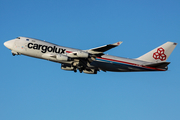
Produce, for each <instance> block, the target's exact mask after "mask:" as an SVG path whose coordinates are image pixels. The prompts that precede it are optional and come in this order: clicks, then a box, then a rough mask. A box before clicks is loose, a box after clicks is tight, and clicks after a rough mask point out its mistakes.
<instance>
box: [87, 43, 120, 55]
mask: <svg viewBox="0 0 180 120" xmlns="http://www.w3.org/2000/svg"><path fill="white" fill-rule="evenodd" d="M121 43H122V41H119V42H116V43H114V44H108V45H104V46H100V47H97V48H92V49H89V50H86V51H87V52H88V53H91V54H102V53H103V52H106V51H108V50H110V49H112V48H114V47H117V46H119V45H120V44H121Z"/></svg>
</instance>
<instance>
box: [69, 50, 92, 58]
mask: <svg viewBox="0 0 180 120" xmlns="http://www.w3.org/2000/svg"><path fill="white" fill-rule="evenodd" d="M68 56H69V57H72V58H88V57H89V53H87V52H84V51H77V52H72V53H69V54H68Z"/></svg>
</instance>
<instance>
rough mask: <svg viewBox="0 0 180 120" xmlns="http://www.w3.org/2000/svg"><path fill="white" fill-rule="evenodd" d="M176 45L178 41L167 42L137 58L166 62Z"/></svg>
mask: <svg viewBox="0 0 180 120" xmlns="http://www.w3.org/2000/svg"><path fill="white" fill-rule="evenodd" d="M176 45H177V43H174V42H166V43H164V44H163V45H161V46H159V47H157V48H155V49H153V50H152V51H150V52H148V53H146V54H144V55H142V56H140V57H139V58H137V60H142V61H146V62H153V63H160V62H166V60H167V59H168V57H169V56H170V54H171V53H172V51H173V50H174V48H175V47H176Z"/></svg>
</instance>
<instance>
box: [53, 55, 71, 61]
mask: <svg viewBox="0 0 180 120" xmlns="http://www.w3.org/2000/svg"><path fill="white" fill-rule="evenodd" d="M56 59H57V60H58V61H70V58H69V57H68V56H65V55H61V54H58V55H56Z"/></svg>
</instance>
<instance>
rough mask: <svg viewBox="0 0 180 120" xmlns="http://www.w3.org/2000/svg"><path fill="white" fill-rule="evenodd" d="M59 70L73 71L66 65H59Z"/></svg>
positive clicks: (72, 68)
mask: <svg viewBox="0 0 180 120" xmlns="http://www.w3.org/2000/svg"><path fill="white" fill-rule="evenodd" d="M61 69H62V70H68V71H74V67H72V66H71V65H68V64H61Z"/></svg>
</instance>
